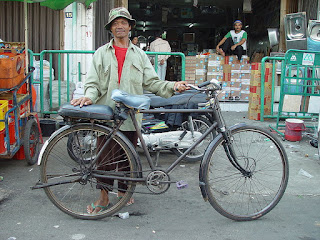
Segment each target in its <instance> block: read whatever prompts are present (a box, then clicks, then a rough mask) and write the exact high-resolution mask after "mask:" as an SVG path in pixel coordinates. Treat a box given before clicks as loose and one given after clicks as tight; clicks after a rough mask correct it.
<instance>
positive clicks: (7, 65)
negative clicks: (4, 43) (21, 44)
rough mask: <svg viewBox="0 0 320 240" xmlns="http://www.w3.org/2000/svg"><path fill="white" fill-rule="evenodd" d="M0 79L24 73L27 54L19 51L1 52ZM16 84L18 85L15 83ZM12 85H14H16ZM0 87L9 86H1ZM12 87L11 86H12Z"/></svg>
mask: <svg viewBox="0 0 320 240" xmlns="http://www.w3.org/2000/svg"><path fill="white" fill-rule="evenodd" d="M0 55H1V58H0V69H1V71H0V79H7V80H8V78H9V79H12V78H15V77H17V76H21V75H24V65H25V55H24V54H17V53H11V52H9V53H5V52H3V53H0ZM14 86H16V85H14ZM14 86H12V87H14ZM0 88H7V87H3V86H1V87H0ZM10 88H11V87H10Z"/></svg>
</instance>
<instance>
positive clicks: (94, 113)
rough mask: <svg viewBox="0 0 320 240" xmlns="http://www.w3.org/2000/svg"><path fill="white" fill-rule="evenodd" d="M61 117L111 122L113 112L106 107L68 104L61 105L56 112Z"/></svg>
mask: <svg viewBox="0 0 320 240" xmlns="http://www.w3.org/2000/svg"><path fill="white" fill-rule="evenodd" d="M58 114H59V115H60V116H62V117H71V118H82V119H96V120H112V119H113V110H112V108H111V107H109V106H106V105H99V104H93V105H88V106H83V107H81V108H80V107H79V106H76V107H75V106H73V105H71V104H70V103H66V104H64V105H62V106H61V107H60V109H59V111H58Z"/></svg>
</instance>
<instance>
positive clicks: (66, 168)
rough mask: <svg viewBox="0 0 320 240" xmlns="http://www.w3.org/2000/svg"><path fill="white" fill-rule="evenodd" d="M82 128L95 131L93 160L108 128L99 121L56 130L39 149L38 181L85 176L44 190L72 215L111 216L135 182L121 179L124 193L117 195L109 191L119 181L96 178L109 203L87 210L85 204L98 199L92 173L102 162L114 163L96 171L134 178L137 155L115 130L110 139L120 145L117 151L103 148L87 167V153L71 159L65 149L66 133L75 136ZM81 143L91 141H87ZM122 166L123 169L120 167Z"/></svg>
mask: <svg viewBox="0 0 320 240" xmlns="http://www.w3.org/2000/svg"><path fill="white" fill-rule="evenodd" d="M84 131H86V132H89V131H91V132H92V134H96V136H99V138H100V139H101V141H100V143H99V144H97V145H96V146H97V148H96V149H92V151H91V155H92V160H93V159H94V157H96V156H97V152H98V151H99V149H101V148H102V144H103V143H105V137H106V135H107V134H108V133H110V131H111V129H109V128H107V127H104V126H100V125H91V124H78V125H75V126H72V127H71V128H67V129H65V130H63V131H62V132H60V133H58V134H57V135H56V136H54V137H53V138H52V139H51V141H49V143H48V145H47V147H46V149H45V151H44V153H43V156H42V164H41V181H42V183H57V182H60V183H61V182H63V181H64V180H66V181H68V180H76V179H79V178H80V177H82V178H84V177H85V176H89V177H88V178H86V181H83V182H81V183H80V182H79V181H75V182H73V183H68V184H60V185H54V186H49V187H45V188H44V191H45V193H46V195H47V196H48V198H49V199H50V201H51V202H52V203H53V204H54V205H55V206H56V207H58V208H59V209H60V210H61V211H63V212H64V213H66V214H68V215H70V216H72V217H75V218H80V219H88V220H95V219H101V218H104V217H108V216H112V215H113V214H115V213H116V212H118V211H119V210H120V209H121V208H122V207H123V206H125V204H126V203H127V202H128V201H129V199H130V198H131V196H132V194H133V192H134V189H135V185H136V184H135V182H131V181H127V182H122V185H125V186H124V187H123V188H122V190H123V192H124V196H123V197H121V198H120V197H118V195H117V193H116V192H113V189H118V188H117V187H114V185H116V184H118V185H119V182H120V181H114V182H113V183H112V184H110V183H102V182H101V181H100V182H99V185H100V186H102V187H103V188H104V189H108V190H109V206H108V208H107V209H106V210H103V211H100V212H98V213H94V214H93V213H87V206H88V205H90V204H91V203H94V202H95V201H96V200H98V198H99V196H100V192H101V190H100V189H98V187H97V186H98V181H99V180H98V178H97V177H94V176H93V174H94V173H97V171H98V166H102V165H104V164H105V166H106V165H109V166H110V165H112V166H115V169H113V170H112V169H111V170H109V171H108V170H105V169H104V170H101V169H100V170H99V171H100V172H99V174H100V175H101V174H102V175H107V176H112V174H116V173H118V174H122V175H123V176H124V175H125V176H128V177H132V178H134V177H136V176H137V162H136V161H137V159H136V157H135V154H134V153H133V151H134V147H133V145H132V143H131V142H130V141H129V140H128V139H127V138H126V137H125V136H124V135H123V134H121V133H116V134H115V135H114V136H112V141H114V144H115V145H118V146H119V147H120V150H121V152H120V150H119V152H120V153H118V154H117V155H115V154H116V153H117V151H116V150H114V149H115V148H114V147H112V148H111V147H110V151H108V152H104V153H103V158H101V160H100V162H99V163H98V162H97V163H96V164H94V165H93V167H92V169H90V168H89V166H90V164H91V161H92V160H91V161H90V162H88V159H89V157H88V156H87V155H86V156H82V159H85V160H84V161H83V160H82V159H79V161H75V160H74V159H72V158H71V157H70V154H69V153H68V146H67V141H68V140H69V137H68V136H70V134H72V135H73V137H75V139H77V138H78V137H77V134H78V133H79V134H80V135H82V134H83V132H84ZM85 144H91V143H90V142H87V143H85ZM79 146H82V145H79ZM86 147H87V146H86ZM87 153H88V152H87ZM88 154H89V153H88ZM112 156H117V159H116V158H115V159H112ZM124 164H125V165H124ZM123 169H125V171H121V170H123ZM122 175H121V176H122ZM118 187H119V186H118ZM125 187H126V189H125Z"/></svg>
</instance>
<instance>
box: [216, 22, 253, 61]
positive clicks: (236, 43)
mask: <svg viewBox="0 0 320 240" xmlns="http://www.w3.org/2000/svg"><path fill="white" fill-rule="evenodd" d="M233 25H234V30H231V31H230V32H228V33H227V35H225V36H224V38H222V40H221V41H220V42H219V43H218V45H217V47H216V50H217V52H218V53H220V54H221V55H222V56H226V55H227V56H228V55H232V54H234V55H237V56H238V60H239V61H240V60H241V58H242V55H244V54H246V51H247V43H246V41H247V38H248V36H247V33H246V32H245V31H244V30H242V22H241V21H240V20H237V21H235V22H234V24H233Z"/></svg>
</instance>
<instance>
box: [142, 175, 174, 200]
mask: <svg viewBox="0 0 320 240" xmlns="http://www.w3.org/2000/svg"><path fill="white" fill-rule="evenodd" d="M170 184H171V182H170V177H169V175H168V174H167V173H166V172H164V171H161V170H155V171H152V172H150V173H149V174H148V176H147V178H146V186H147V188H148V189H149V190H150V192H153V193H155V194H161V193H164V192H166V191H167V190H168V189H169V187H170Z"/></svg>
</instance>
